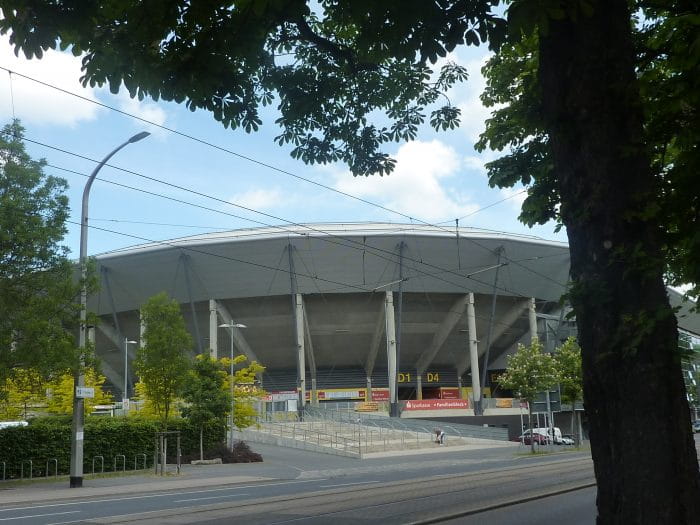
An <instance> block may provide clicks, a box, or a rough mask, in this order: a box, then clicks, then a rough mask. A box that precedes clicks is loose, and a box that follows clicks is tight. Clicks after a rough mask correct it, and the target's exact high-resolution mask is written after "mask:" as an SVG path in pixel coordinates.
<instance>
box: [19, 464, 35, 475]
mask: <svg viewBox="0 0 700 525" xmlns="http://www.w3.org/2000/svg"><path fill="white" fill-rule="evenodd" d="M25 463H29V479H30V480H31V479H32V471H33V470H34V464H33V463H32V460H31V459H24V460H22V463H21V464H20V467H19V479H24V464H25Z"/></svg>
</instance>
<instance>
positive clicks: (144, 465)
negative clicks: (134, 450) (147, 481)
mask: <svg viewBox="0 0 700 525" xmlns="http://www.w3.org/2000/svg"><path fill="white" fill-rule="evenodd" d="M139 457H143V470H146V454H136V455H135V456H134V470H138V468H137V463H138V462H137V460H138V458H139Z"/></svg>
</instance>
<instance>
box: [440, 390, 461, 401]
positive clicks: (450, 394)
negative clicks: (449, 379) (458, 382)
mask: <svg viewBox="0 0 700 525" xmlns="http://www.w3.org/2000/svg"><path fill="white" fill-rule="evenodd" d="M440 399H459V388H445V387H442V388H440Z"/></svg>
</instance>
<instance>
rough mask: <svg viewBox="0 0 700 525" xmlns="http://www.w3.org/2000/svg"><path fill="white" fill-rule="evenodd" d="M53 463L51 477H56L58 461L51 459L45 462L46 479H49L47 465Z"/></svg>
mask: <svg viewBox="0 0 700 525" xmlns="http://www.w3.org/2000/svg"><path fill="white" fill-rule="evenodd" d="M51 463H53V467H54V468H53V475H54V477H58V459H56V458H51V459H49V460H46V477H47V478H48V477H49V465H50V464H51Z"/></svg>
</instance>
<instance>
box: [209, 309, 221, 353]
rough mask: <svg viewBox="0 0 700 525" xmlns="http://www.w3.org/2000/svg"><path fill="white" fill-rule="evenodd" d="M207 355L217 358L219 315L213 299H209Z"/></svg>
mask: <svg viewBox="0 0 700 525" xmlns="http://www.w3.org/2000/svg"><path fill="white" fill-rule="evenodd" d="M209 355H211V357H213V358H214V359H218V358H219V315H218V314H217V310H216V301H215V300H214V299H209Z"/></svg>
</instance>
